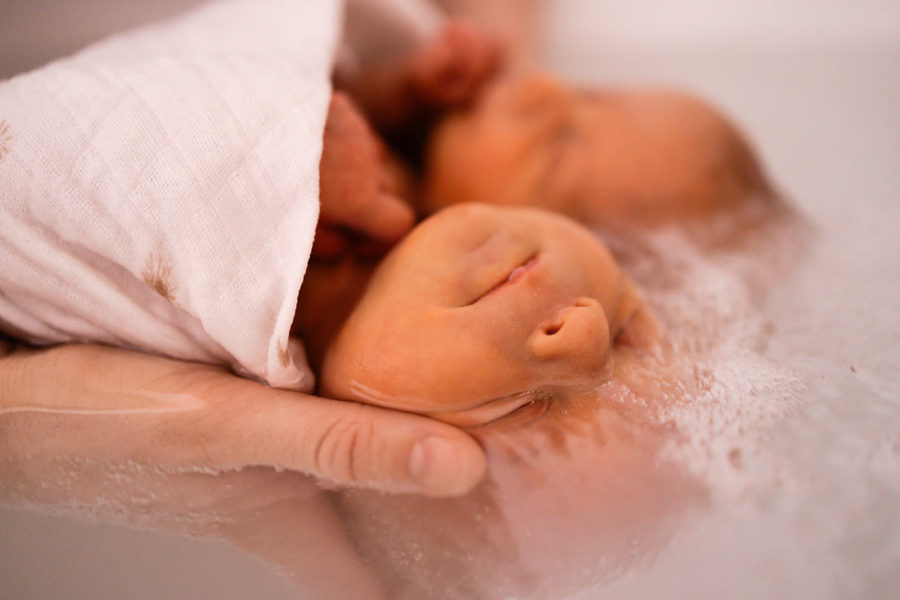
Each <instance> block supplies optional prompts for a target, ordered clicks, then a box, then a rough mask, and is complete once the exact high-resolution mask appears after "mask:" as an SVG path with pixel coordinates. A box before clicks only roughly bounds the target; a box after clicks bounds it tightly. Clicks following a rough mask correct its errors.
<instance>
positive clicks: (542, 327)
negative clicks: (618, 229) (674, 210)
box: [295, 204, 659, 426]
mask: <svg viewBox="0 0 900 600" xmlns="http://www.w3.org/2000/svg"><path fill="white" fill-rule="evenodd" d="M311 267H312V265H311ZM335 270H338V271H340V267H339V266H332V267H330V268H324V269H323V268H321V267H320V268H319V269H316V268H311V269H310V271H309V272H308V274H307V280H306V281H305V282H304V286H303V288H302V289H301V297H300V310H299V311H298V321H297V322H295V325H296V329H297V330H299V332H300V333H301V334H302V335H303V336H304V338H305V339H306V341H307V342H308V344H309V349H310V354H311V358H312V360H313V364H318V365H319V366H320V379H319V382H320V384H319V385H320V388H319V392H320V393H321V394H323V395H325V396H328V397H332V398H339V399H347V400H356V401H360V402H366V403H372V404H378V405H381V406H387V407H391V408H396V409H401V410H407V411H412V412H418V413H423V414H427V415H430V416H433V417H435V418H438V419H441V420H444V421H447V422H450V423H453V424H457V425H462V426H475V425H481V424H485V423H488V422H492V421H495V420H498V419H501V418H503V417H505V416H507V415H510V414H511V413H514V412H516V411H517V410H519V409H522V408H523V407H529V408H530V409H531V410H533V411H540V410H542V407H544V408H545V401H546V399H547V398H550V397H552V396H553V395H555V394H557V393H558V392H561V391H563V390H568V389H586V388H590V387H592V386H595V385H598V384H600V383H602V382H604V381H606V380H608V379H610V378H611V377H612V376H613V373H614V368H615V369H625V368H627V365H628V363H629V361H630V360H632V359H634V358H638V357H641V356H643V355H645V354H646V353H647V352H648V351H650V350H652V349H653V348H654V346H655V344H656V342H657V340H658V337H659V332H658V329H657V326H656V324H655V321H654V319H653V317H652V315H651V312H650V310H649V308H648V306H647V304H646V303H645V302H644V300H643V299H642V297H641V295H640V293H639V292H638V290H637V288H636V287H635V285H634V284H633V283H632V282H631V280H630V279H629V278H628V276H627V275H625V274H624V273H623V272H622V271H621V270H620V269H619V267H618V266H617V264H616V262H615V260H614V259H613V258H612V256H611V255H610V253H609V251H608V250H607V249H606V248H605V246H604V245H603V244H602V243H601V242H600V240H599V239H598V238H597V237H596V236H595V235H594V234H592V233H591V232H590V231H588V230H587V229H585V228H583V227H581V226H580V225H578V224H576V223H574V222H573V221H571V220H569V219H568V218H565V217H562V216H559V215H555V214H552V213H549V212H546V211H542V210H537V209H530V208H503V207H491V206H486V205H479V204H465V205H460V206H456V207H452V208H448V209H444V210H443V211H440V212H439V213H437V214H436V215H434V216H432V217H431V218H429V219H427V220H426V221H424V222H423V223H421V224H420V225H419V226H417V227H416V228H415V229H414V230H413V231H412V232H411V233H410V234H409V235H408V236H407V237H406V238H404V240H403V241H402V242H401V243H400V244H399V245H398V246H397V247H395V248H394V249H393V251H392V252H391V253H390V254H389V255H388V256H387V257H386V258H385V259H384V260H383V261H382V262H381V263H380V264H379V265H378V266H377V268H375V269H374V273H373V274H372V275H371V278H370V279H369V281H368V285H367V286H366V287H365V290H364V291H363V292H362V293H361V296H360V297H359V300H358V301H357V302H355V305H354V306H352V308H351V307H349V306H348V304H349V303H347V304H345V305H344V307H343V308H341V307H340V305H339V304H335V303H334V302H333V301H330V299H331V298H333V297H334V296H335V295H338V296H339V295H340V294H335V293H332V294H325V296H324V297H323V296H322V294H323V286H322V285H320V284H324V285H326V286H327V285H332V286H334V285H335V283H334V282H335V281H339V280H340V279H341V277H340V276H338V277H337V278H336V277H335ZM350 279H351V280H352V278H350ZM345 281H349V280H345ZM328 282H330V284H329V283H328ZM353 285H354V284H349V285H347V286H346V288H352V287H353ZM316 296H318V297H319V300H318V301H317V300H316V299H315V297H316ZM344 297H345V298H346V295H345V296H344ZM317 302H318V303H319V304H321V305H326V304H327V305H329V306H331V307H332V310H331V314H332V315H336V314H339V313H341V312H344V313H347V312H349V315H348V316H347V318H346V319H345V320H344V319H337V318H335V319H333V320H332V321H331V322H330V323H325V322H324V321H328V319H324V320H323V319H322V314H323V313H322V312H321V311H316V310H314V308H313V306H314V305H315V304H316V303H317ZM614 363H616V364H615V367H614Z"/></svg>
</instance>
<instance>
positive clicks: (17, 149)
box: [0, 0, 341, 390]
mask: <svg viewBox="0 0 900 600" xmlns="http://www.w3.org/2000/svg"><path fill="white" fill-rule="evenodd" d="M340 16H341V6H340V2H339V1H338V0H307V1H297V0H226V1H223V2H217V3H213V4H211V5H208V6H205V7H202V8H200V9H199V10H197V11H195V12H193V13H190V14H188V15H186V16H184V17H182V18H180V19H177V20H174V21H172V22H169V23H165V24H161V25H158V26H153V27H149V28H144V29H141V30H138V31H135V32H132V33H128V34H124V35H121V36H118V37H115V38H112V39H110V40H107V41H105V42H102V43H100V44H97V45H95V46H92V47H89V48H87V49H86V50H84V51H82V52H80V53H78V54H76V55H74V56H73V57H71V58H68V59H65V60H61V61H58V62H56V63H52V64H50V65H48V66H46V67H44V68H42V69H39V70H37V71H34V72H32V73H28V74H25V75H21V76H19V77H15V78H13V79H11V80H9V81H6V82H3V83H2V84H0V194H2V202H0V252H2V260H0V327H2V328H4V329H7V330H8V331H10V332H11V333H12V334H13V335H16V336H18V337H22V338H24V339H27V340H30V341H32V342H35V343H56V342H69V341H76V340H91V341H98V342H104V343H108V344H114V345H118V346H124V347H130V348H138V349H142V350H146V351H151V352H156V353H160V354H164V355H168V356H172V357H176V358H182V359H189V360H199V361H205V362H216V363H226V364H228V365H230V366H231V367H232V368H234V369H235V370H237V371H238V372H240V373H242V374H246V375H250V376H253V377H256V378H258V379H261V380H264V381H266V382H268V383H269V384H271V385H273V386H278V387H284V388H290V389H299V390H309V389H311V388H312V384H313V379H312V374H311V372H310V370H309V368H308V366H307V365H306V362H305V359H304V357H303V355H302V351H298V349H299V345H298V344H296V343H290V344H289V331H290V327H291V323H292V320H293V317H294V312H295V309H296V302H297V295H298V292H299V289H300V285H301V282H302V280H303V276H304V273H305V270H306V264H307V262H308V260H309V255H310V249H311V245H312V240H313V235H314V231H315V225H316V221H317V219H318V208H319V205H318V167H319V158H320V155H321V147H322V132H323V128H324V123H325V118H326V114H327V110H328V102H329V98H330V92H331V88H330V79H329V76H330V71H331V64H332V59H333V55H334V52H335V46H336V43H337V39H338V34H339V28H340Z"/></svg>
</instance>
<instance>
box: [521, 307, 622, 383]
mask: <svg viewBox="0 0 900 600" xmlns="http://www.w3.org/2000/svg"><path fill="white" fill-rule="evenodd" d="M528 345H529V350H530V351H531V353H532V355H534V356H535V357H536V358H538V359H540V360H544V361H560V362H563V363H564V364H565V365H566V366H568V367H572V368H573V369H574V370H575V371H577V372H579V373H592V372H595V371H596V370H597V369H599V368H601V367H603V366H604V365H605V364H606V363H607V361H608V360H609V348H610V340H609V320H608V319H607V318H606V313H605V312H604V310H603V307H602V306H601V305H600V302H598V301H597V299H595V298H590V297H581V298H577V299H576V300H575V301H574V302H573V303H572V304H571V305H570V306H566V307H564V308H562V309H560V310H559V311H558V312H557V314H556V316H555V317H554V319H553V320H551V321H550V322H549V323H546V324H542V325H541V326H540V327H538V328H537V329H536V330H535V331H534V332H533V333H532V334H531V336H530V338H529V340H528Z"/></svg>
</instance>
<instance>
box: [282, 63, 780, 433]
mask: <svg viewBox="0 0 900 600" xmlns="http://www.w3.org/2000/svg"><path fill="white" fill-rule="evenodd" d="M481 65H482V67H484V68H483V70H481V71H476V72H473V73H469V74H468V76H470V77H472V78H473V79H476V80H477V79H479V78H481V77H485V78H488V77H487V76H489V75H490V74H491V72H492V65H491V63H490V61H482V63H481ZM472 87H473V89H477V88H480V89H477V92H475V93H473V98H471V100H470V101H469V102H465V103H461V104H460V105H458V106H457V107H455V108H454V109H453V110H450V111H448V112H447V113H446V114H445V115H443V116H441V118H439V119H438V120H437V122H436V125H434V127H433V128H432V129H431V130H430V133H429V135H428V136H427V138H426V141H425V144H424V148H423V150H422V152H423V155H424V160H423V164H422V166H421V169H420V172H419V173H417V180H418V184H417V185H413V184H411V183H410V180H409V179H408V178H407V177H405V175H404V170H403V168H398V167H397V163H396V162H394V161H393V159H391V158H390V156H388V155H385V156H383V157H382V164H381V169H380V171H379V173H380V177H381V182H382V184H383V190H384V192H385V193H393V194H399V195H401V196H403V197H404V198H406V199H407V200H408V201H409V202H411V203H412V204H413V205H414V206H415V208H416V209H417V211H418V212H419V213H420V214H431V215H432V216H430V217H428V218H426V219H425V220H424V221H422V222H421V223H420V224H419V225H418V226H416V227H415V228H414V229H413V230H412V232H411V233H409V234H408V235H406V236H405V237H404V238H403V239H402V241H401V242H400V243H399V244H398V245H397V246H396V247H395V248H393V250H392V251H391V252H390V253H389V254H388V255H387V256H386V257H385V258H384V259H383V260H381V262H380V263H379V264H377V265H368V266H367V265H366V264H363V263H359V262H354V261H331V262H326V263H324V264H321V263H319V264H317V263H315V262H313V263H311V264H310V267H309V269H308V270H307V274H306V278H305V280H304V283H303V287H302V288H301V292H300V302H299V310H298V313H297V319H296V320H295V327H294V331H295V333H297V334H298V335H300V336H301V337H302V338H303V339H304V342H305V343H306V344H307V348H308V352H309V356H310V359H311V362H312V364H313V366H314V368H315V369H316V370H317V372H318V374H319V388H318V392H319V393H320V394H321V395H324V396H326V397H331V398H337V399H346V400H353V401H359V402H364V403H371V404H377V405H380V406H385V407H390V408H395V409H400V410H406V411H411V412H416V413H421V414H426V415H429V416H432V417H434V418H437V419H441V420H444V421H446V422H449V423H452V424H456V425H460V426H479V425H484V424H487V423H491V422H494V421H498V420H500V419H502V418H504V417H506V416H507V415H510V414H512V413H514V412H517V411H518V410H520V409H523V408H524V407H530V406H534V405H535V402H536V399H538V398H546V397H562V396H565V395H566V394H567V393H568V392H569V391H571V390H577V389H588V388H591V387H595V386H597V385H599V384H602V383H603V382H604V381H606V380H608V379H609V378H610V377H611V376H612V373H613V364H616V365H617V366H616V370H617V371H618V370H619V368H620V367H624V368H627V364H628V363H629V362H640V361H643V360H645V359H646V357H647V356H648V355H652V354H653V353H654V351H655V348H656V346H657V344H658V343H659V341H660V328H659V326H658V325H657V324H656V322H655V320H654V317H653V315H652V311H651V309H650V307H649V306H648V305H647V303H646V302H645V300H644V299H643V298H642V296H641V294H640V292H639V291H638V289H637V288H636V286H635V285H634V283H632V281H631V280H630V279H629V277H628V276H627V275H626V274H625V273H624V272H623V271H622V270H621V269H620V268H619V266H618V265H617V263H616V261H615V259H614V258H613V256H612V255H611V253H610V252H609V250H608V249H607V248H606V247H605V246H604V244H603V243H602V242H601V241H600V239H599V238H598V237H597V235H595V234H594V233H593V232H591V231H590V230H588V229H587V228H585V227H584V226H583V225H582V224H579V223H578V222H576V220H577V221H581V222H582V223H584V224H589V225H595V226H607V227H612V228H619V227H626V226H628V225H635V224H636V225H652V224H658V223H671V222H673V221H677V220H685V221H687V220H694V221H696V220H698V219H701V220H702V219H703V218H704V217H711V216H715V215H719V214H722V213H724V212H726V211H730V210H734V209H739V208H740V207H741V206H742V205H743V204H745V203H747V202H750V201H752V199H753V198H754V197H758V196H760V195H762V194H764V193H765V192H767V191H768V190H767V185H766V182H765V178H764V176H763V174H762V172H761V170H760V168H759V166H758V164H757V161H756V160H755V158H754V156H753V153H752V151H751V150H750V149H749V147H748V146H747V144H746V142H745V141H744V140H743V139H742V137H741V136H740V135H739V134H738V133H737V132H736V131H735V129H734V128H733V127H732V126H731V125H730V124H729V123H728V122H727V121H726V120H724V119H723V118H722V117H721V116H719V115H718V114H717V113H716V112H714V111H713V110H711V109H710V108H708V107H707V106H706V105H704V104H702V103H700V102H698V101H696V100H694V99H692V98H690V97H687V96H683V95H680V94H675V93H668V92H640V91H633V92H628V91H602V90H586V89H579V88H574V87H571V86H568V85H565V84H563V83H561V82H560V81H558V80H556V79H555V78H553V77H551V76H547V75H541V74H537V75H521V76H509V77H506V78H497V79H496V80H493V81H486V82H478V85H473V86H472ZM366 101H368V102H371V98H368V99H366ZM375 122H376V124H377V117H376V118H375ZM328 143H329V139H328V136H327V135H326V139H325V152H326V153H327V152H328ZM326 180H327V177H326V174H325V173H323V175H322V181H323V188H322V194H323V197H322V203H323V207H324V205H325V204H326V203H327V202H328V201H329V199H328V198H327V197H326V196H327V194H328V193H329V189H328V186H326V183H325V182H326ZM451 205H455V206H451ZM551 211H552V212H551ZM563 215H565V216H563ZM351 263H352V264H351Z"/></svg>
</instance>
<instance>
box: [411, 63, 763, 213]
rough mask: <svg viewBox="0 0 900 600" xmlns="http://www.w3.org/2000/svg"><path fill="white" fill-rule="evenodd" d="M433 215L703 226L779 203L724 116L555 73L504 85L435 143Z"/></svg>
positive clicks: (429, 170)
mask: <svg viewBox="0 0 900 600" xmlns="http://www.w3.org/2000/svg"><path fill="white" fill-rule="evenodd" d="M424 180H425V181H424V194H423V204H424V207H423V208H424V209H425V210H426V211H427V212H430V211H434V210H437V209H439V208H440V207H443V206H447V205H449V204H453V203H455V202H487V203H492V204H508V205H525V206H541V207H544V208H548V209H551V210H555V211H558V212H561V213H564V214H567V215H569V216H571V217H574V218H576V219H579V220H582V221H584V222H588V223H592V224H602V225H613V226H616V225H623V224H626V225H627V224H638V225H648V224H656V223H661V222H668V221H671V220H673V219H677V218H691V217H703V216H709V215H713V214H716V213H721V212H723V211H727V210H729V209H735V208H739V207H741V206H743V205H745V204H747V203H748V202H749V201H750V200H751V199H754V198H757V199H758V198H763V197H770V196H771V195H772V193H771V190H770V188H769V185H768V184H767V182H766V179H765V176H764V174H763V172H762V170H761V168H760V165H759V163H758V161H757V160H756V157H755V156H754V154H753V151H752V150H751V148H750V147H749V145H748V144H747V142H746V141H745V139H744V138H743V137H742V136H741V134H740V133H739V132H738V131H737V130H736V129H735V127H734V126H733V125H732V124H730V123H729V122H728V121H727V120H726V119H725V118H724V117H722V116H721V115H720V114H718V113H717V112H716V111H715V110H713V109H712V108H710V107H709V106H707V105H705V104H704V103H702V102H700V101H698V100H696V99H694V98H691V97H689V96H686V95H683V94H679V93H675V92H665V91H627V90H603V89H597V90H591V89H584V88H578V87H573V86H569V85H566V84H564V83H562V82H561V81H559V80H557V79H555V78H554V77H552V76H549V75H541V74H538V75H530V76H518V77H512V78H508V79H505V80H502V79H501V80H497V81H495V82H494V83H493V84H492V85H490V86H489V87H488V89H487V90H486V91H485V92H484V93H482V94H481V96H480V98H479V99H478V100H477V102H476V103H475V104H474V105H473V106H471V107H470V108H468V109H467V110H462V111H458V112H456V113H454V114H453V115H451V116H449V117H448V118H446V119H444V120H443V121H442V122H441V123H440V124H439V125H438V127H437V128H436V130H435V131H434V133H433V134H432V136H431V137H430V140H429V143H428V148H427V157H426V161H425V170H424Z"/></svg>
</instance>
